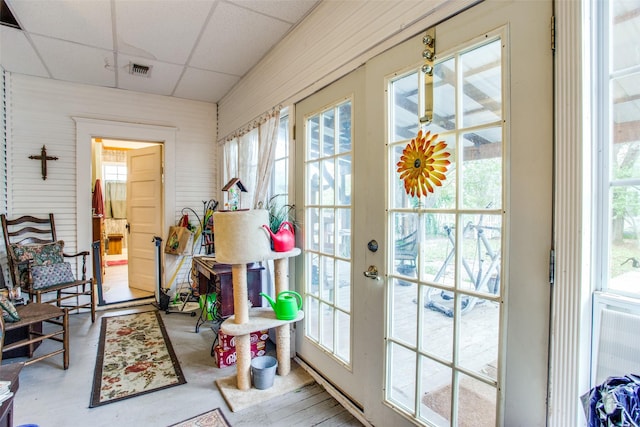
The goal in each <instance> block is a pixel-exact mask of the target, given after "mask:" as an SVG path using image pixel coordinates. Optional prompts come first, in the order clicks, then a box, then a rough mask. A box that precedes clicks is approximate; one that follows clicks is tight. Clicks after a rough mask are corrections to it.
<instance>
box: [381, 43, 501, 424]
mask: <svg viewBox="0 0 640 427" xmlns="http://www.w3.org/2000/svg"><path fill="white" fill-rule="evenodd" d="M503 48H504V46H503V39H498V38H495V39H490V40H487V41H486V42H484V44H479V45H474V46H470V47H464V48H462V49H460V51H459V52H458V53H453V54H451V55H450V56H448V57H444V58H440V59H439V62H437V63H436V64H435V71H434V104H433V108H434V123H433V124H431V125H427V126H425V128H424V129H421V131H422V132H423V134H422V135H424V133H426V132H428V131H432V132H438V133H439V134H438V135H437V137H433V138H432V134H428V135H426V136H425V141H426V142H427V143H424V145H422V144H418V143H416V142H414V141H417V140H418V134H417V131H418V128H417V127H411V126H407V125H406V124H405V123H402V122H395V120H396V117H407V115H406V114H405V115H400V114H399V113H398V110H399V109H400V105H406V103H405V104H401V103H399V101H398V100H399V99H401V98H400V97H399V96H398V94H412V95H413V93H414V91H417V92H418V97H417V99H422V94H421V93H420V91H422V90H424V86H421V85H420V84H419V81H418V80H419V79H415V78H413V74H412V73H409V74H407V75H406V76H399V77H397V78H395V79H391V80H390V82H389V87H390V88H389V90H388V91H387V93H389V94H390V97H389V100H388V101H389V103H390V106H389V118H388V119H389V129H392V130H393V132H392V135H390V140H389V141H388V146H389V156H388V158H389V165H388V167H389V171H390V173H389V176H390V180H389V189H390V191H389V199H388V206H389V209H388V212H389V214H388V227H389V236H390V238H391V240H390V242H392V245H393V246H392V250H388V251H387V254H388V259H387V272H388V276H389V278H388V280H387V285H388V287H387V294H386V295H387V312H388V316H387V322H388V327H387V331H388V332H387V342H388V346H387V355H386V356H387V359H386V360H387V361H388V363H389V378H388V384H387V387H386V390H387V393H386V398H387V400H388V401H389V402H390V403H391V404H393V405H395V406H397V407H402V408H405V410H406V414H407V415H414V416H416V417H417V418H419V419H421V420H422V421H423V422H424V421H425V420H426V421H427V424H429V425H444V426H449V425H474V426H475V425H495V420H496V418H495V414H496V413H497V407H496V405H497V400H496V390H497V388H498V383H499V382H498V381H499V378H498V377H497V372H498V360H499V346H498V343H499V341H500V336H501V333H502V310H501V305H500V301H501V298H502V292H503V289H502V288H503V286H501V276H500V272H501V271H502V262H503V256H502V248H503V245H502V241H503V240H502V239H503V230H504V221H503V215H505V212H504V209H503V197H504V195H503V193H504V184H503V175H504V174H503V170H504V163H505V159H504V150H503V143H504V141H503V134H504V128H503V126H504V123H503V122H504V120H503V117H504V113H503V102H502V93H503V91H502V85H503V78H504V76H503V73H502V49H503ZM411 84H415V85H416V86H415V88H412V87H411ZM396 86H397V87H396ZM421 108H423V106H422V105H420V108H419V109H418V111H421ZM418 115H420V114H419V113H418ZM458 117H462V118H463V119H462V120H461V121H460V120H458V119H457V118H458ZM416 126H417V125H416ZM404 129H411V132H405V133H402V132H401V130H404ZM412 132H413V133H412ZM400 136H402V138H400ZM394 138H395V139H394ZM412 140H414V141H412ZM421 147H423V148H421ZM434 153H437V155H440V154H442V156H441V157H436V154H434ZM429 156H431V157H429ZM447 156H448V157H447ZM438 159H440V160H442V159H447V160H448V162H444V161H441V162H440V163H437V161H438ZM423 162H425V163H423ZM429 162H430V163H429ZM422 164H429V165H432V166H434V168H433V169H427V168H423V169H421V165H422ZM435 166H437V167H438V168H440V169H435ZM458 166H460V167H458ZM433 170H437V171H438V172H441V174H440V175H435V174H434V175H433V176H435V178H437V180H431V181H430V183H431V184H432V185H431V186H432V188H428V191H417V190H415V189H419V188H420V187H419V185H420V180H421V179H423V178H424V177H425V176H427V173H426V172H429V173H431V171H433ZM407 171H409V172H408V173H407ZM401 174H402V175H401ZM401 176H402V179H401V178H400V177H401ZM429 177H430V175H429V176H427V178H424V179H425V180H426V179H429ZM423 182H424V181H423ZM438 184H440V185H438ZM412 190H413V195H412V194H411V191H412ZM416 361H419V362H420V363H419V364H418V365H414V364H415V363H416ZM417 374H419V375H420V378H419V381H418V378H417V377H416V376H415V375H417ZM412 387H413V388H412ZM478 393H479V394H478ZM476 394H478V395H477V396H479V397H478V398H479V399H480V400H479V401H478V402H480V403H481V404H482V405H485V406H486V407H483V409H482V412H481V414H482V417H484V418H483V419H482V420H478V421H477V422H473V421H470V418H468V417H472V418H471V419H474V418H473V417H475V415H474V410H473V409H471V408H472V407H473V406H472V405H473V403H474V399H475V398H476ZM485 394H486V396H485ZM414 398H415V399H414ZM416 401H417V402H418V403H419V405H420V406H419V409H418V411H417V412H414V407H415V405H416ZM463 412H464V414H463ZM485 412H486V413H487V415H486V416H485Z"/></svg>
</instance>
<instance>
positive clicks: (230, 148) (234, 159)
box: [222, 138, 238, 185]
mask: <svg viewBox="0 0 640 427" xmlns="http://www.w3.org/2000/svg"><path fill="white" fill-rule="evenodd" d="M223 164H224V169H223V171H224V176H223V177H222V181H223V185H224V184H226V183H227V182H229V180H230V179H231V178H235V177H236V176H237V175H238V139H237V138H235V139H232V140H231V141H227V143H226V144H224V160H223Z"/></svg>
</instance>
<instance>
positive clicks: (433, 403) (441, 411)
mask: <svg viewBox="0 0 640 427" xmlns="http://www.w3.org/2000/svg"><path fill="white" fill-rule="evenodd" d="M421 361H422V363H421V365H422V369H421V377H422V390H421V393H420V394H421V395H422V399H420V414H419V415H420V418H422V419H423V420H429V422H430V423H432V424H433V425H435V426H437V427H449V426H450V425H451V423H450V421H451V394H452V393H451V391H452V388H451V368H449V367H447V366H446V365H443V364H442V363H438V362H435V361H433V360H431V359H429V358H426V357H422V358H421ZM471 425H473V424H471Z"/></svg>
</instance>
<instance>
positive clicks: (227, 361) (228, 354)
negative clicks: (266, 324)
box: [213, 341, 267, 368]
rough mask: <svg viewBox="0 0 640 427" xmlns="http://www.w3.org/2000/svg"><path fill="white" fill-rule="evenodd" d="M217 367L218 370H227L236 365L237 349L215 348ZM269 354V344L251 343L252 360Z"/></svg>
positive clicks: (262, 342) (218, 346)
mask: <svg viewBox="0 0 640 427" xmlns="http://www.w3.org/2000/svg"><path fill="white" fill-rule="evenodd" d="M213 352H214V356H215V359H216V365H217V366H218V368H226V367H228V366H233V365H235V364H236V360H237V356H236V349H235V348H224V347H222V346H221V345H217V346H215V347H214V348H213ZM266 353H267V344H266V343H265V342H264V341H261V342H255V343H253V342H252V343H251V358H252V359H253V358H254V357H257V356H264V355H265V354H266Z"/></svg>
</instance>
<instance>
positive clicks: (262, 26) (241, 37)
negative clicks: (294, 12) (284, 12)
mask: <svg viewBox="0 0 640 427" xmlns="http://www.w3.org/2000/svg"><path fill="white" fill-rule="evenodd" d="M289 28H291V25H289V24H286V23H284V22H282V21H279V20H277V19H274V18H269V17H267V16H264V15H261V14H259V13H256V12H253V11H250V10H247V9H243V8H240V7H237V6H235V5H233V4H230V3H220V4H219V5H218V7H217V8H216V9H215V11H214V13H213V16H212V17H211V21H210V22H209V25H207V28H206V30H205V32H204V34H203V36H202V38H201V40H200V43H199V44H198V47H197V48H196V50H195V52H194V55H193V58H192V59H191V61H190V64H189V65H191V66H194V67H196V68H204V69H207V70H211V71H219V72H223V73H228V74H235V75H237V76H242V75H244V74H245V73H246V72H247V71H249V69H250V68H251V67H252V66H253V65H254V64H256V63H257V62H258V61H259V60H260V59H261V58H262V57H263V56H264V55H265V54H266V53H267V51H268V50H269V49H270V48H271V47H272V46H273V45H274V44H276V43H277V42H278V41H279V40H280V39H282V37H283V36H284V34H285V33H286V32H287V31H288V30H289Z"/></svg>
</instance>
